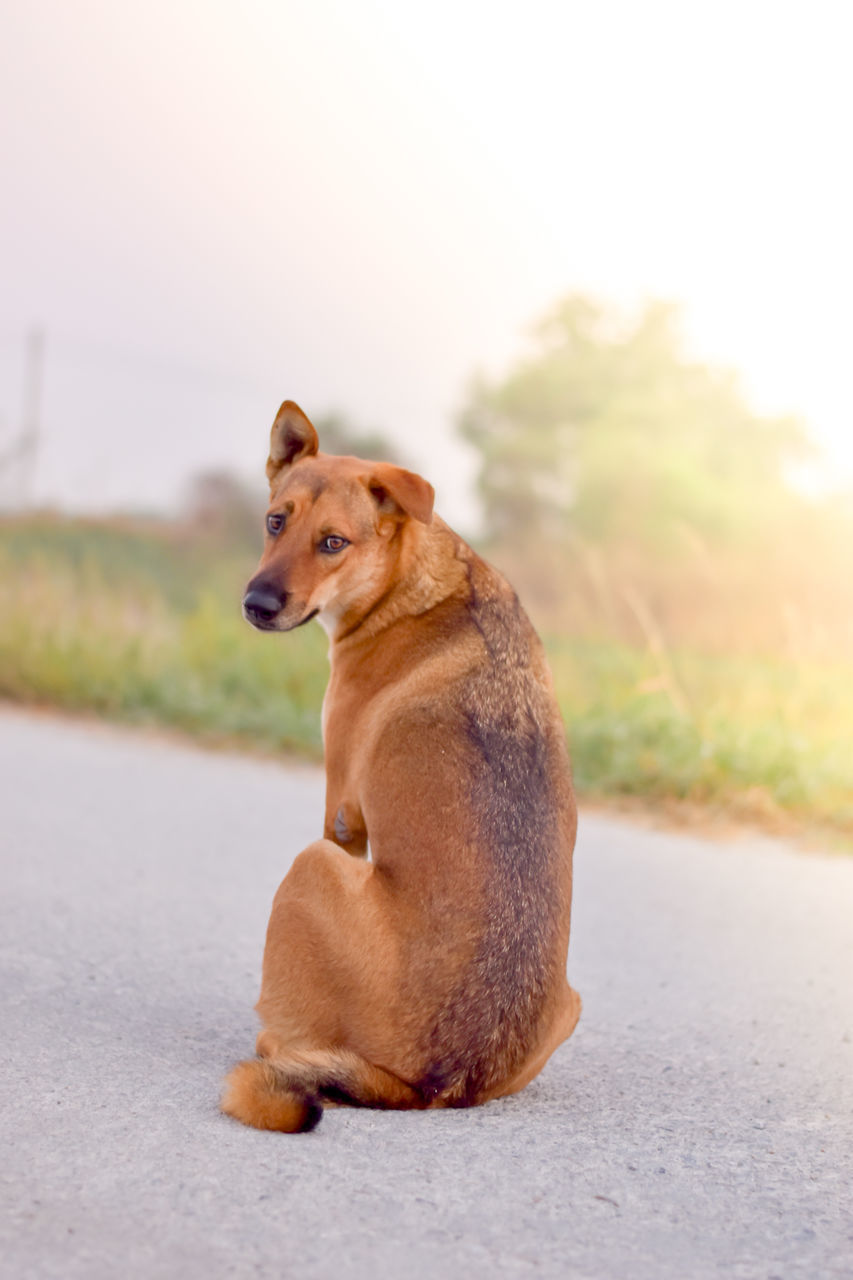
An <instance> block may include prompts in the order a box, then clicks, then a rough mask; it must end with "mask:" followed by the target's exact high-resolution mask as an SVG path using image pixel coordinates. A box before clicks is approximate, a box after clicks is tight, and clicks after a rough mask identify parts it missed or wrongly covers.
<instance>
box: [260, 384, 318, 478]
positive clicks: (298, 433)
mask: <svg viewBox="0 0 853 1280" xmlns="http://www.w3.org/2000/svg"><path fill="white" fill-rule="evenodd" d="M319 447H320V444H319V441H318V439H317V432H316V431H315V430H314V427H313V426H312V424H311V423H310V422H309V421H308V419H307V418H306V417H305V414H304V413H303V412H302V410H301V409H300V408H299V405H298V404H294V403H293V401H292V400H285V402H284V404H283V405H282V406H281V408H280V409H279V411H278V413H277V414H276V415H275V422H274V423H273V424H272V431H271V432H270V456H269V457H268V458H267V479H268V480H269V482H270V485H273V484H275V482H276V480H277V479H278V477H279V474H280V473H281V472H282V471H283V470H284V468H285V467H292V466H293V464H294V462H298V461H299V459H300V458H310V457H311V455H312V454H314V453H316V452H317V450H318V448H319Z"/></svg>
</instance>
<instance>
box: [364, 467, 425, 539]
mask: <svg viewBox="0 0 853 1280" xmlns="http://www.w3.org/2000/svg"><path fill="white" fill-rule="evenodd" d="M367 488H368V490H369V491H370V495H371V497H372V498H373V500H374V502H376V503H377V505H378V507H379V510H380V511H381V512H382V513H383V514H385V515H400V514H403V515H407V516H411V517H412V519H413V520H420V522H421V523H422V524H429V522H430V520H431V519H432V504H433V502H434V501H435V490H434V489H433V487H432V485H431V484H430V483H429V481H427V480H424V478H423V477H422V476H418V475H415V473H414V471H406V470H405V468H403V467H395V466H394V465H393V463H390V462H377V463H376V464H375V466H374V467H373V469H372V471H371V474H370V478H369V479H368V481H367Z"/></svg>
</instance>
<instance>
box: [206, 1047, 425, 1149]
mask: <svg viewBox="0 0 853 1280" xmlns="http://www.w3.org/2000/svg"><path fill="white" fill-rule="evenodd" d="M323 1101H326V1102H343V1103H348V1104H350V1105H351V1106H360V1107H381V1108H389V1109H401V1110H410V1109H413V1108H422V1107H424V1106H426V1105H427V1104H426V1102H425V1101H424V1099H423V1097H422V1096H421V1094H419V1093H418V1092H417V1090H415V1089H413V1088H412V1087H411V1086H410V1085H408V1084H406V1083H405V1081H403V1080H400V1079H399V1078H398V1077H397V1076H395V1075H392V1073H391V1072H390V1071H385V1070H384V1069H383V1068H382V1067H377V1066H374V1064H373V1063H370V1062H368V1061H367V1060H366V1059H365V1058H361V1057H359V1055H358V1054H356V1053H351V1052H350V1051H349V1050H346V1049H309V1050H293V1051H290V1052H282V1051H280V1050H279V1051H277V1052H276V1055H275V1057H271V1058H255V1059H252V1060H249V1061H246V1062H240V1063H238V1064H237V1066H236V1067H234V1069H233V1070H232V1071H231V1072H230V1074H229V1075H228V1076H227V1077H226V1080H225V1094H224V1096H223V1099H222V1110H223V1111H224V1112H225V1113H226V1115H229V1116H233V1117H234V1119H235V1120H241V1121H242V1122H243V1124H247V1125H252V1126H254V1127H255V1128H256V1129H279V1130H281V1131H283V1132H284V1133H306V1132H307V1131H308V1130H309V1129H313V1128H314V1126H315V1125H316V1124H317V1122H318V1121H319V1119H320V1117H321V1115H322V1111H323V1108H322V1105H321V1104H322V1102H323Z"/></svg>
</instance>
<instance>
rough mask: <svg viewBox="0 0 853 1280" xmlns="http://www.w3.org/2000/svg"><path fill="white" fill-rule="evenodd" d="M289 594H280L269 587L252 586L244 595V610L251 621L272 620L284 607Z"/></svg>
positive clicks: (261, 622) (262, 621)
mask: <svg viewBox="0 0 853 1280" xmlns="http://www.w3.org/2000/svg"><path fill="white" fill-rule="evenodd" d="M286 599H287V596H280V595H278V594H277V593H276V592H274V591H270V590H269V588H266V589H261V588H258V587H250V588H249V590H248V591H247V592H246V594H245V596H244V597H243V612H244V613H245V615H246V617H247V618H248V619H249V621H250V622H254V623H256V624H257V623H260V624H263V623H265V622H272V620H273V618H274V617H275V616H276V614H278V613H280V612H281V610H282V609H283V608H284V602H285V600H286Z"/></svg>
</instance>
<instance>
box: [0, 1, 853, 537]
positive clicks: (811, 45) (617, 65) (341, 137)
mask: <svg viewBox="0 0 853 1280" xmlns="http://www.w3.org/2000/svg"><path fill="white" fill-rule="evenodd" d="M851 35H853V12H851V9H850V6H849V5H848V4H847V3H846V0H839V2H838V3H825V2H823V0H803V2H800V0H793V2H792V3H784V2H782V0H774V2H773V3H766V4H765V3H756V2H755V0H737V3H730V2H729V0H695V2H694V3H689V4H685V3H684V2H683V0H643V2H642V3H636V0H586V2H585V3H584V4H578V3H574V2H573V0H557V2H554V3H551V2H546V0H525V2H524V3H515V4H511V3H510V4H505V5H502V6H501V5H497V4H495V3H494V0H492V2H490V3H486V2H482V0H452V2H448V0H431V2H430V3H429V4H427V3H413V2H411V0H389V2H386V3H381V2H378V0H359V2H357V3H353V0H349V2H346V0H344V2H338V0H306V2H305V3H295V2H293V0H278V2H277V3H275V2H272V0H266V2H265V0H240V3H237V2H236V0H235V2H234V3H225V2H224V0H146V2H145V3H144V4H143V3H140V2H139V0H126V2H124V3H121V4H116V3H113V2H112V0H74V3H73V4H69V3H67V0H5V3H4V5H3V14H2V18H0V159H2V169H0V174H2V186H3V193H4V194H3V198H2V201H0V245H2V250H3V257H4V264H3V268H2V275H0V454H2V452H3V451H4V449H5V448H6V447H8V445H9V443H10V442H11V441H12V440H13V438H14V436H15V434H16V432H17V431H18V430H19V428H20V420H21V412H22V409H21V397H22V391H21V387H22V380H23V348H24V344H23V339H24V334H25V332H26V331H27V330H28V329H29V328H30V327H31V326H33V325H41V326H43V327H44V330H45V333H46V360H45V387H44V400H43V407H42V421H43V440H42V447H41V452H40V456H39V461H38V470H37V475H36V479H35V496H37V497H38V498H40V499H42V500H51V501H58V502H62V503H64V504H66V505H70V506H73V507H78V508H79V507H84V506H90V507H98V508H109V507H115V506H118V505H122V504H132V505H134V506H137V507H138V506H152V505H153V506H163V505H168V504H174V503H175V502H176V500H177V496H178V494H179V493H180V491H181V485H182V483H183V481H184V479H185V477H186V475H187V474H188V473H190V472H192V471H195V470H199V469H202V468H209V467H214V466H220V465H230V466H233V467H235V468H237V469H238V470H239V471H240V472H242V473H243V474H245V475H252V474H255V475H260V474H261V473H262V467H263V461H264V458H265V452H266V436H267V431H268V428H269V424H270V422H271V420H272V417H273V416H274V412H275V409H276V408H277V406H278V403H279V401H280V400H281V399H283V398H285V397H290V398H293V399H297V400H299V401H300V403H301V404H302V405H303V407H304V408H305V410H306V411H307V412H308V413H309V415H311V414H316V415H319V414H321V413H322V412H324V411H326V410H329V409H331V408H335V407H337V408H341V409H343V410H345V411H346V412H347V413H349V414H350V415H351V416H352V418H353V419H354V420H355V422H356V423H358V424H360V425H362V426H365V427H369V426H371V427H378V428H381V429H382V430H384V431H386V432H388V433H389V434H391V435H393V436H395V437H396V438H398V439H399V441H400V443H401V446H402V447H403V448H404V449H405V450H406V451H407V453H408V455H409V457H410V458H411V459H412V461H413V463H414V464H415V465H417V466H419V467H420V468H421V469H422V470H424V471H425V472H426V473H427V474H428V475H429V477H430V479H432V480H433V482H434V483H435V484H436V488H437V490H438V493H439V502H440V505H441V507H442V509H443V510H444V511H445V512H446V513H447V514H449V515H450V516H451V518H454V519H456V520H457V521H458V522H459V523H460V524H463V525H464V514H465V511H466V498H465V494H466V484H467V481H468V479H469V477H470V459H469V458H468V457H466V455H465V454H464V451H463V450H462V448H461V446H459V445H458V444H457V443H456V442H455V441H454V439H453V432H452V418H453V414H454V412H455V411H456V410H457V409H458V407H459V405H460V404H461V402H462V401H463V399H464V396H465V389H466V384H467V382H468V379H469V378H470V377H471V375H472V374H473V373H474V372H475V370H477V369H487V370H490V371H493V372H499V371H501V370H502V369H504V368H507V367H508V365H509V363H510V362H511V360H512V359H513V358H514V357H515V356H516V355H517V354H518V353H519V352H521V351H522V350H523V349H524V341H525V331H526V330H527V328H528V327H529V326H530V325H531V324H532V323H533V322H534V321H535V320H536V319H537V317H538V316H539V315H540V314H541V313H542V312H543V311H545V310H547V309H548V308H549V307H550V306H551V305H552V304H553V303H554V302H555V301H556V299H557V298H558V297H560V295H561V294H563V293H565V292H568V291H570V290H575V289H583V290H589V291H591V292H594V293H597V294H600V295H602V296H604V297H605V298H610V299H613V300H615V301H617V302H619V303H623V304H626V305H629V306H630V305H636V304H637V303H638V302H639V301H640V300H642V299H643V298H644V297H649V296H658V297H666V298H670V299H674V300H680V301H682V302H683V303H684V306H685V316H686V324H687V337H688V341H689V344H690V348H691V350H692V351H693V352H694V353H695V354H696V355H698V356H700V357H702V358H705V359H708V360H711V361H716V362H723V363H728V364H733V365H735V366H737V367H738V368H740V369H741V371H742V373H743V375H744V380H745V383H746V385H747V388H748V389H749V391H750V393H751V395H752V397H753V400H754V402H755V403H756V405H757V407H759V408H762V409H771V410H776V409H782V410H793V411H796V412H800V413H802V414H803V415H804V416H805V417H806V418H807V420H808V421H809V422H810V424H811V425H812V427H813V429H814V431H815V433H816V434H817V435H818V436H819V438H820V439H821V440H822V441H823V442H825V444H826V446H827V447H828V448H829V449H830V450H831V456H832V459H833V470H834V473H835V474H836V475H842V474H844V473H845V468H846V474H848V475H850V476H853V378H851V374H850V347H851V340H853V324H851V319H850V309H851V300H852V299H853V251H851V227H853V179H851V165H850V159H849V157H850V131H851V125H853V76H851V74H850V52H849V51H850V48H851ZM8 483H9V477H8V473H7V477H6V479H5V480H4V478H3V477H2V476H0V492H2V491H3V487H4V484H5V486H6V489H7V491H8Z"/></svg>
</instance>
